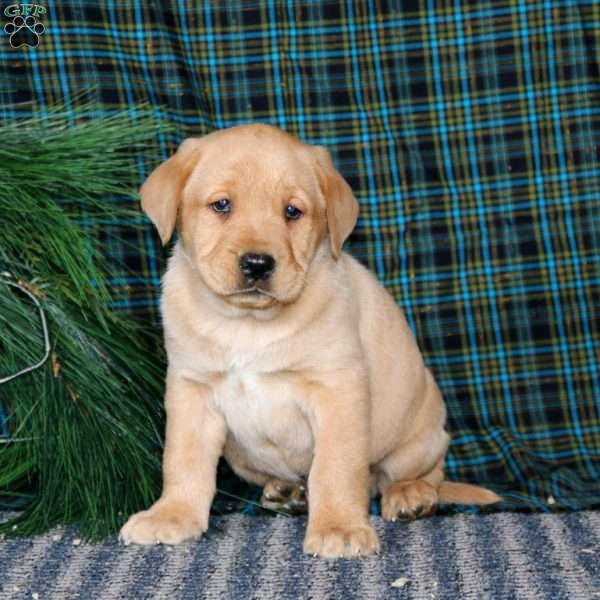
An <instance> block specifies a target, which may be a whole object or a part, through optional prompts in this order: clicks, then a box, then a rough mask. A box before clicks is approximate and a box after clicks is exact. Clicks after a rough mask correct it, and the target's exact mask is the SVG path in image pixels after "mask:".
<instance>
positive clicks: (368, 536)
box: [304, 524, 379, 558]
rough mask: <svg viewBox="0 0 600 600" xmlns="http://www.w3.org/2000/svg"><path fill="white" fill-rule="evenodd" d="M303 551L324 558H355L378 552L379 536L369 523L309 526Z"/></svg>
mask: <svg viewBox="0 0 600 600" xmlns="http://www.w3.org/2000/svg"><path fill="white" fill-rule="evenodd" d="M304 552H306V553H307V554H312V555H318V556H323V557H326V558H356V557H358V556H366V555H368V554H373V553H374V552H379V538H378V537H377V533H375V530H374V529H373V528H372V527H371V526H370V525H369V524H364V525H343V526H342V525H337V526H326V527H309V528H308V530H307V532H306V537H305V538H304Z"/></svg>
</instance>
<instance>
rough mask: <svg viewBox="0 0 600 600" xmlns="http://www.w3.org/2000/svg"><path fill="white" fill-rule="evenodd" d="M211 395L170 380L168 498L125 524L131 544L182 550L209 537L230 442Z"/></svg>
mask: <svg viewBox="0 0 600 600" xmlns="http://www.w3.org/2000/svg"><path fill="white" fill-rule="evenodd" d="M210 393H211V392H210V389H209V388H208V387H207V386H206V385H203V384H199V383H195V382H192V381H190V380H187V379H183V378H181V377H178V376H175V375H173V374H167V390H166V396H165V407H166V412H167V429H166V436H165V437H166V439H165V449H164V455H163V492H162V496H161V497H160V499H159V500H158V501H157V502H156V503H155V504H154V505H153V506H152V507H150V508H149V509H148V510H145V511H142V512H139V513H137V514H135V515H133V516H132V517H131V518H130V519H129V521H127V523H125V525H124V526H123V528H122V529H121V535H120V537H121V539H122V540H123V541H124V542H125V543H130V542H134V543H137V544H156V543H161V542H164V543H166V544H177V543H179V542H182V541H183V540H186V539H188V538H194V537H198V536H200V535H201V534H202V533H203V532H204V531H206V529H207V527H208V515H209V511H210V505H211V503H212V500H213V497H214V495H215V489H216V467H217V462H218V460H219V456H220V455H221V452H222V450H223V445H224V443H225V436H226V425H225V420H224V418H223V417H222V415H220V414H218V413H217V412H216V411H215V410H214V409H213V408H212V406H211V404H210V401H209V398H210Z"/></svg>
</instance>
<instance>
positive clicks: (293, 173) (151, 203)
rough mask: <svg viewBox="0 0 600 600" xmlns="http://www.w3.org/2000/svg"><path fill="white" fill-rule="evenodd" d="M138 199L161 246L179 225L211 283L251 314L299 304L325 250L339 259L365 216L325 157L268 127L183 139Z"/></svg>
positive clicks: (190, 253) (198, 266)
mask: <svg viewBox="0 0 600 600" xmlns="http://www.w3.org/2000/svg"><path fill="white" fill-rule="evenodd" d="M140 195H141V198H142V208H143V209H144V211H145V212H146V213H147V214H148V216H149V217H150V219H151V220H152V222H153V223H154V225H155V226H156V228H157V229H158V232H159V234H160V237H161V240H162V242H163V244H166V243H167V242H168V241H169V239H170V237H171V235H172V233H173V230H174V228H175V225H176V223H178V225H179V227H178V228H179V232H180V236H181V239H182V242H183V245H184V248H185V252H186V254H187V256H188V257H189V258H190V260H191V261H192V263H193V265H194V267H195V268H196V269H197V271H198V272H199V274H200V276H201V277H202V279H203V281H204V283H205V284H206V285H207V286H208V287H209V288H210V289H211V290H212V291H213V292H214V293H215V294H217V295H218V296H220V297H221V298H222V299H224V300H225V301H227V302H228V303H230V304H233V305H235V306H240V307H248V308H254V309H261V308H268V307H271V306H273V305H274V304H275V303H282V304H289V303H291V302H294V300H296V299H297V298H298V296H299V295H300V293H301V292H302V289H303V287H304V282H305V280H306V273H307V271H308V269H309V267H310V264H311V261H312V259H313V257H314V256H315V253H316V251H317V248H318V247H319V246H320V244H321V242H322V241H323V240H325V238H326V237H328V238H329V248H330V251H331V254H332V255H333V257H334V258H335V259H337V258H338V257H339V255H340V252H341V247H342V244H343V243H344V240H345V239H346V238H347V237H348V235H349V234H350V232H351V231H352V229H353V228H354V225H355V223H356V218H357V216H358V203H357V202H356V199H355V198H354V195H353V194H352V190H351V189H350V187H349V186H348V184H347V183H346V182H345V181H344V179H343V178H342V176H341V175H340V174H339V173H338V172H337V171H336V170H335V168H334V166H333V163H332V161H331V158H330V156H329V153H328V152H327V150H325V148H322V147H319V146H309V145H307V144H303V143H302V142H300V141H299V140H298V139H297V138H295V137H293V136H291V135H289V134H287V133H285V132H283V131H281V130H280V129H277V128H275V127H271V126H268V125H242V126H239V127H233V128H231V129H224V130H221V131H217V132H214V133H211V134H209V135H207V136H205V137H203V138H190V139H187V140H185V141H184V142H183V143H182V144H181V146H180V147H179V149H178V150H177V152H176V153H175V154H174V155H173V156H172V157H171V158H170V159H169V160H167V161H166V162H165V163H163V164H162V165H160V166H159V167H158V168H156V169H155V170H154V171H153V172H152V173H151V174H150V176H149V177H148V179H147V180H146V182H145V183H144V185H143V186H142V189H141V191H140Z"/></svg>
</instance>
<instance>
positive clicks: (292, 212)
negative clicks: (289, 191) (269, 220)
mask: <svg viewBox="0 0 600 600" xmlns="http://www.w3.org/2000/svg"><path fill="white" fill-rule="evenodd" d="M301 216H302V211H301V210H300V209H299V208H296V207H295V206H294V205H293V204H288V205H287V206H286V207H285V218H286V219H289V220H290V221H295V220H296V219H299V218H300V217H301Z"/></svg>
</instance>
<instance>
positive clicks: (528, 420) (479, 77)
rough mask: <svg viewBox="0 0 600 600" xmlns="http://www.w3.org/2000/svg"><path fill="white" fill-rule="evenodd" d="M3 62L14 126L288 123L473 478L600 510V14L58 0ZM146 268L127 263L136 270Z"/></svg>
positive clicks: (6, 110) (162, 138)
mask: <svg viewBox="0 0 600 600" xmlns="http://www.w3.org/2000/svg"><path fill="white" fill-rule="evenodd" d="M46 8H47V14H46V15H44V16H43V17H41V18H42V20H43V22H44V25H45V27H46V30H45V32H44V33H43V34H42V35H41V36H40V39H39V46H38V47H37V48H26V47H21V48H18V49H12V48H11V47H10V45H9V43H8V38H7V39H5V40H4V42H3V43H1V44H0V58H1V62H0V115H1V117H2V118H3V119H8V120H12V119H14V118H16V117H18V116H25V115H28V114H30V112H31V111H34V110H35V111H41V112H42V113H43V111H44V110H46V109H47V107H48V105H50V104H51V103H53V102H56V101H65V102H66V103H67V105H68V106H76V105H77V104H78V103H80V102H81V101H82V95H81V92H82V91H85V92H87V93H86V94H85V96H86V97H87V98H90V97H91V98H93V99H96V100H97V101H98V102H99V104H100V106H101V109H100V112H99V113H98V114H100V113H102V114H108V113H111V112H112V111H115V110H118V109H121V108H123V107H128V106H134V105H136V104H138V103H140V102H148V103H149V104H150V106H151V107H152V109H153V110H154V111H155V112H156V114H157V115H159V116H161V117H163V118H165V119H167V120H169V121H171V122H172V123H173V124H174V125H176V127H177V131H176V133H175V134H164V135H162V134H161V135H159V136H158V138H159V139H158V142H159V144H160V147H161V154H160V155H159V156H156V161H155V162H154V163H153V164H151V165H149V164H139V169H140V181H142V180H143V178H144V177H145V176H146V175H147V174H148V172H149V170H150V169H151V168H152V167H154V166H155V164H157V163H158V162H159V161H160V160H163V159H164V158H166V157H167V156H168V155H169V154H170V153H172V152H173V151H174V150H175V148H176V145H177V143H179V142H180V141H181V140H182V139H184V138H185V137H187V136H192V135H193V136H198V135H202V134H205V133H207V132H209V131H211V130H213V129H215V128H221V127H228V126H232V125H236V124H240V123H246V122H253V121H263V122H269V123H272V124H275V125H278V126H280V127H283V128H285V129H286V130H288V131H290V132H292V133H295V134H297V135H298V136H300V137H301V138H302V139H304V140H306V141H308V142H312V143H316V144H323V145H325V146H327V147H328V148H330V149H331V151H332V153H333V156H334V160H335V163H336V165H337V166H338V168H339V169H340V171H341V172H342V173H343V174H344V176H345V177H346V179H347V180H348V181H349V183H350V184H351V185H352V187H353V189H354V190H355V192H356V195H357V197H358V199H359V201H360V204H361V216H360V220H359V223H358V227H357V229H356V231H355V233H354V234H353V236H352V237H351V239H350V242H349V244H348V250H349V251H350V252H352V253H353V254H354V255H355V256H356V257H357V258H359V260H361V261H362V262H364V263H365V264H367V265H368V266H369V267H370V268H371V269H373V270H374V271H375V272H376V273H377V275H378V277H379V278H380V280H381V281H382V282H383V284H384V285H385V286H386V287H387V288H388V289H389V290H390V291H391V293H392V294H394V296H395V297H396V298H397V300H398V302H399V303H400V304H401V305H402V307H403V308H404V309H405V311H406V313H407V316H408V319H409V323H410V325H411V327H412V329H413V330H414V331H415V332H416V334H417V337H418V339H419V342H420V345H421V347H422V348H423V350H424V353H425V355H426V360H427V362H428V364H429V365H430V366H431V367H432V369H433V371H434V373H435V375H436V377H437V379H438V381H439V383H440V385H441V387H442V389H443V391H444V393H445V397H446V399H447V403H448V409H449V429H450V430H451V432H452V434H453V442H452V446H451V449H450V454H449V457H448V472H449V475H450V476H451V477H452V478H457V479H465V480H476V481H480V482H483V483H486V482H487V483H488V484H489V485H490V486H492V487H494V488H495V489H497V490H498V491H500V492H501V493H504V494H505V495H506V496H507V497H508V498H510V499H511V500H512V501H513V502H514V503H516V504H519V505H525V506H529V507H534V508H538V509H542V510H543V509H545V508H546V507H547V506H548V505H547V499H548V497H549V496H552V497H553V498H554V499H555V501H556V506H559V507H566V508H580V507H583V506H593V505H598V504H600V491H599V490H600V486H599V480H600V475H599V473H600V386H599V381H600V377H599V367H598V363H599V360H598V359H599V355H600V352H599V349H600V332H599V325H598V323H599V318H598V317H599V307H600V269H599V263H600V252H599V248H600V233H599V231H600V228H599V226H598V225H599V223H600V177H599V175H600V171H599V169H598V159H599V150H598V140H599V139H600V138H599V134H600V79H599V77H598V74H599V64H600V54H599V52H600V51H599V48H600V43H599V42H600V38H599V36H600V28H599V27H598V23H600V3H598V2H597V1H594V0H591V1H584V0H572V1H553V2H550V1H545V2H536V1H529V0H497V1H493V2H492V1H491V0H489V1H483V0H482V1H479V2H471V3H462V2H456V1H455V2H450V1H449V0H444V1H443V2H432V1H431V0H429V1H425V0H422V1H419V2H412V3H408V2H391V1H390V2H386V1H383V0H365V1H360V2H353V1H346V2H342V1H339V2H338V1H335V2H334V1H330V0H326V1H319V2H317V1H307V0H302V1H299V2H291V1H287V2H283V1H282V2H255V1H246V2H229V3H211V2H199V3H189V2H183V1H178V2H177V1H171V2H141V1H140V0H135V1H132V2H127V3H121V2H100V3H92V2H87V1H83V0H82V1H79V2H77V1H74V0H69V1H62V2H60V3H54V2H49V3H48V4H47V5H46ZM125 225H126V224H123V227H119V226H112V227H111V228H110V230H109V231H108V232H107V235H106V237H105V238H104V237H103V243H105V247H106V252H107V254H109V255H110V256H111V257H113V258H114V261H115V273H114V277H113V279H112V282H111V283H112V286H113V289H114V292H115V295H116V297H117V300H116V305H117V306H118V307H120V308H122V309H123V310H128V311H132V312H136V313H140V314H144V315H147V316H148V318H150V319H156V318H157V314H156V308H157V296H158V292H159V278H160V276H161V273H162V272H163V270H164V254H163V252H162V251H161V249H160V248H159V243H158V239H157V237H156V234H155V233H154V232H153V231H152V229H151V227H150V226H148V228H147V229H146V230H145V231H143V232H142V233H136V232H133V233H132V232H131V230H129V229H128V228H127V227H126V226H125ZM123 264H126V265H127V266H128V268H127V269H126V268H124V267H123Z"/></svg>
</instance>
